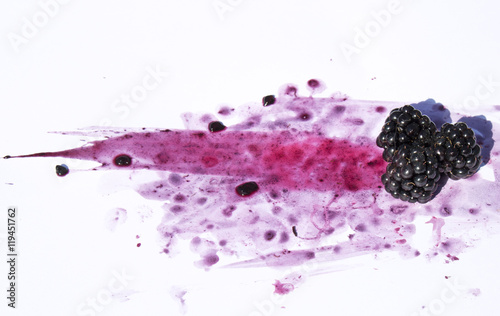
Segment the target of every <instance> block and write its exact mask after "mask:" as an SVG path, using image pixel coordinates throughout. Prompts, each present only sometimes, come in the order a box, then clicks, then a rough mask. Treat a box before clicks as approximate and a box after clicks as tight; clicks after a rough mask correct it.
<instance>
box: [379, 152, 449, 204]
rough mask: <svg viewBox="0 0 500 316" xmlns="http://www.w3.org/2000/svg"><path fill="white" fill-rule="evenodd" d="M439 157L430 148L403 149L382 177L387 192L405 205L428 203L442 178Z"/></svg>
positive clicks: (397, 153)
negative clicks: (408, 203) (409, 203)
mask: <svg viewBox="0 0 500 316" xmlns="http://www.w3.org/2000/svg"><path fill="white" fill-rule="evenodd" d="M438 168H439V164H438V161H437V159H436V156H435V153H434V152H433V150H432V148H430V147H422V146H419V145H409V144H405V145H401V146H400V148H399V150H398V151H397V152H396V154H395V156H394V158H393V159H392V162H391V163H390V164H389V165H387V168H386V173H384V174H383V175H382V183H383V184H384V186H385V190H386V191H387V192H388V193H390V194H391V195H392V196H393V197H395V198H397V199H400V200H402V201H405V202H411V203H415V202H419V203H427V202H429V201H430V200H431V199H432V197H433V193H434V192H435V191H436V190H437V183H438V181H439V179H440V177H441V175H440V173H439V170H438Z"/></svg>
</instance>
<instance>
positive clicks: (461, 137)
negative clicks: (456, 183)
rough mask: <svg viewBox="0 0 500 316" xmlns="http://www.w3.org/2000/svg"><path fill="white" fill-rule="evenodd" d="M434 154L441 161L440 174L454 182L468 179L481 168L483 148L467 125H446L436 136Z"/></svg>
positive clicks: (461, 123)
mask: <svg viewBox="0 0 500 316" xmlns="http://www.w3.org/2000/svg"><path fill="white" fill-rule="evenodd" d="M434 152H435V153H436V156H437V158H438V159H439V170H440V172H444V173H446V175H447V176H448V177H449V178H450V179H452V180H460V179H466V178H469V177H471V176H472V175H474V174H475V173H476V172H477V170H478V169H479V167H480V166H481V162H482V159H481V147H479V145H478V144H476V136H475V134H474V131H473V130H471V129H470V128H469V127H468V126H467V124H466V123H464V122H459V123H456V124H450V123H445V124H443V126H442V127H441V131H440V132H438V133H437V134H436V140H435V142H434Z"/></svg>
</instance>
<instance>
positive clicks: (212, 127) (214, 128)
mask: <svg viewBox="0 0 500 316" xmlns="http://www.w3.org/2000/svg"><path fill="white" fill-rule="evenodd" d="M225 129H226V126H225V125H224V124H222V122H220V121H213V122H210V123H209V124H208V130H209V131H210V132H212V133H215V132H220V131H223V130H225Z"/></svg>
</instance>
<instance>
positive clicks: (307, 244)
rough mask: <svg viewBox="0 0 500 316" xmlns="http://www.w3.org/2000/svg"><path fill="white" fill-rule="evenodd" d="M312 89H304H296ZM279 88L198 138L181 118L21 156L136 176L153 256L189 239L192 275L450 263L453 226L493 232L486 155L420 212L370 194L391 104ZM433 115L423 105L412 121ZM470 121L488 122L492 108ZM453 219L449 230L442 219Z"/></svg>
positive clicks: (455, 246) (203, 120)
mask: <svg viewBox="0 0 500 316" xmlns="http://www.w3.org/2000/svg"><path fill="white" fill-rule="evenodd" d="M322 87H324V85H323V84H322V83H321V82H319V81H318V82H317V83H316V82H315V81H312V80H310V81H309V82H308V89H313V90H314V91H318V89H319V88H322ZM280 91H281V92H280V94H279V95H278V96H277V97H274V96H273V98H274V104H273V106H262V105H266V102H264V101H265V99H266V98H267V97H265V98H264V99H263V100H262V104H260V100H259V101H258V102H255V104H254V105H253V106H248V105H245V106H241V107H236V108H230V107H223V108H221V110H220V111H219V112H218V115H219V118H224V117H226V116H228V115H231V117H233V118H237V119H238V120H239V123H236V124H234V125H230V126H227V127H225V129H224V132H221V133H217V132H214V131H215V129H214V130H213V131H212V130H211V129H210V128H209V131H211V132H208V131H207V130H206V129H207V122H209V121H210V120H213V117H214V116H211V115H208V116H207V115H199V116H195V115H192V116H190V117H189V119H185V125H186V128H187V129H185V130H170V129H158V130H154V129H152V130H140V131H123V132H117V133H116V135H113V136H112V137H108V138H107V139H104V140H94V141H92V142H91V143H90V144H88V145H87V146H83V147H80V148H75V149H69V150H65V151H60V152H46V153H38V154H32V155H25V156H24V157H65V158H75V159H84V160H93V161H97V162H99V163H100V164H101V166H100V167H97V168H95V169H100V170H110V169H120V170H123V171H124V172H129V171H134V172H139V171H140V172H143V173H145V174H147V175H148V176H149V177H150V178H149V179H150V180H149V181H146V182H141V183H133V188H134V189H135V190H136V191H137V192H138V193H139V194H140V195H141V196H142V197H143V198H144V199H145V200H152V201H153V203H156V202H157V201H160V202H162V203H163V206H162V208H161V210H160V211H162V212H163V218H162V219H161V220H160V222H159V223H158V226H157V230H158V234H159V235H160V237H161V242H162V245H161V249H162V251H163V253H165V255H167V256H174V255H176V254H177V253H179V252H178V251H171V249H174V248H175V247H176V245H177V244H178V243H177V242H176V241H179V240H192V241H196V242H192V243H191V246H192V251H194V252H195V253H197V254H198V255H199V257H200V260H199V261H197V262H196V265H197V266H199V267H201V268H209V267H212V266H219V265H221V261H222V259H223V258H224V259H225V260H224V261H225V262H229V261H230V260H231V259H233V260H236V261H235V262H233V263H230V264H229V265H226V266H228V267H258V266H274V267H288V266H300V265H302V264H305V263H308V262H313V261H314V262H319V261H336V260H341V259H344V258H349V257H352V256H356V255H365V254H368V253H369V254H377V253H379V252H383V251H391V252H397V253H399V254H400V255H401V256H402V257H404V258H414V257H415V256H416V254H423V255H426V256H427V257H429V258H431V257H434V255H433V254H434V253H436V254H441V255H442V258H445V259H446V260H448V261H450V262H452V261H454V259H453V258H454V257H456V258H458V255H459V254H460V253H462V252H463V251H464V250H465V249H466V248H467V247H465V245H466V244H467V245H469V244H471V243H473V241H474V240H473V238H469V239H463V238H464V237H463V236H462V235H463V232H464V229H466V228H464V227H465V225H469V226H467V227H470V228H474V227H479V226H480V225H481V223H486V222H488V223H490V225H489V227H491V229H492V230H493V229H495V228H497V229H498V228H499V227H500V225H498V223H499V222H500V221H499V220H498V217H499V216H498V214H497V213H498V212H497V211H496V210H497V209H499V208H500V207H499V202H498V201H497V198H496V196H494V195H493V194H491V192H498V191H499V189H500V184H499V179H500V171H499V170H500V163H499V160H498V159H499V158H498V157H499V151H498V149H497V148H495V147H494V146H491V155H490V157H491V158H490V160H489V161H488V162H487V164H486V165H485V166H484V168H485V169H488V168H489V170H490V171H491V172H490V173H491V175H490V176H483V174H482V172H481V170H480V172H479V173H478V174H476V175H475V176H473V177H472V178H471V179H468V180H461V181H458V182H456V183H453V184H452V185H447V186H445V187H443V188H442V189H441V192H440V194H439V195H437V196H436V197H435V198H434V199H433V200H432V201H430V202H429V203H427V204H426V205H415V204H409V203H404V202H402V201H400V200H395V199H394V198H392V197H391V196H390V195H389V194H388V193H386V192H385V191H384V190H383V188H382V185H381V180H380V177H381V175H382V174H383V173H384V172H385V169H386V166H387V164H386V163H385V162H384V161H383V159H382V150H381V149H380V148H378V147H377V146H376V144H375V138H376V137H377V135H378V133H379V132H380V130H381V128H382V126H383V124H384V121H385V119H386V116H387V115H388V114H389V112H390V110H391V109H393V108H396V107H401V106H402V105H404V104H403V103H398V102H380V101H376V102H375V101H363V100H352V99H349V98H345V97H337V96H332V97H330V98H313V97H312V96H308V97H301V96H298V95H297V91H298V89H297V87H296V86H294V85H286V86H284V87H283V88H281V90H280ZM268 101H269V102H268V104H267V105H270V100H268ZM441 112H442V109H441V108H440V107H428V109H427V113H424V114H426V115H429V116H431V117H438V118H439V117H441V116H442V114H440V113H441ZM481 114H482V115H484V117H493V116H496V117H498V111H497V109H494V108H493V109H490V110H488V111H486V112H483V113H481ZM447 115H449V113H447ZM451 116H452V117H453V119H454V121H458V119H459V118H460V117H459V115H458V114H453V113H452V114H451ZM196 117H199V119H195V118H196ZM207 118H210V120H208V121H207ZM491 121H492V122H493V123H492V132H491V135H492V136H491V138H492V140H493V139H498V138H499V133H500V132H499V131H500V128H498V126H497V123H496V122H497V121H498V120H496V121H495V120H491ZM212 122H219V121H212ZM483 134H484V135H486V134H487V133H483ZM89 135H95V133H94V134H92V133H90V132H89ZM490 141H491V140H490ZM490 143H491V144H493V142H492V141H491V142H490ZM125 153H126V154H125ZM17 157H20V156H17ZM132 162H133V163H132ZM123 167H127V168H123ZM159 174H160V176H158V175H159ZM478 214H480V215H478ZM419 217H420V218H424V219H425V220H426V221H427V224H425V225H432V227H433V234H434V237H433V238H434V240H433V242H432V243H431V244H429V245H428V248H427V249H422V247H419V249H418V250H417V249H416V248H415V246H414V242H413V236H414V235H415V234H416V233H417V230H418V226H415V224H414V222H415V220H416V219H417V218H419ZM457 218H458V219H460V220H461V224H460V225H459V224H456V223H454V222H453V221H451V219H457ZM464 223H466V224H464ZM494 224H497V225H496V226H495V225H494ZM200 236H203V237H202V238H201V237H200ZM460 238H462V239H463V240H462V239H460ZM290 249H293V250H290ZM448 256H449V257H448ZM228 260H229V261H228ZM455 261H456V260H455ZM292 286H293V284H292ZM278 287H280V285H278Z"/></svg>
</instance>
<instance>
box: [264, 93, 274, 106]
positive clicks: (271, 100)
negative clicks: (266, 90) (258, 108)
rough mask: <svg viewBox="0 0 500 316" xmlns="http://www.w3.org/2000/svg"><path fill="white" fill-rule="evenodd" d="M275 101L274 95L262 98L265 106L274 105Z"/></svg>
mask: <svg viewBox="0 0 500 316" xmlns="http://www.w3.org/2000/svg"><path fill="white" fill-rule="evenodd" d="M275 102H276V97H275V96H274V95H267V96H265V97H263V98H262V105H263V106H270V105H273V104H274V103H275Z"/></svg>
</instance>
